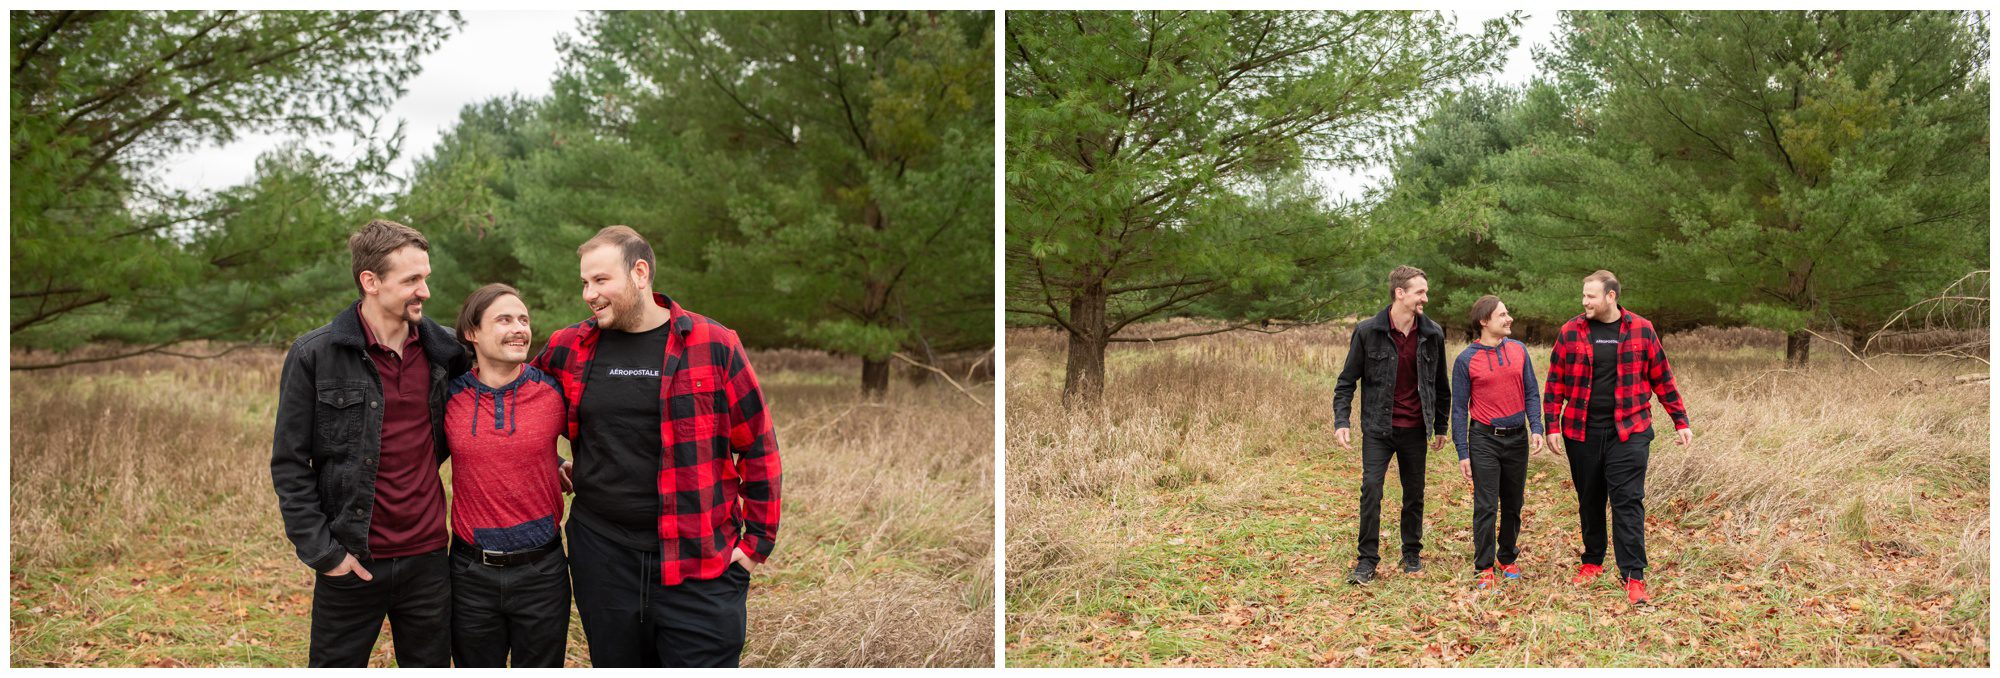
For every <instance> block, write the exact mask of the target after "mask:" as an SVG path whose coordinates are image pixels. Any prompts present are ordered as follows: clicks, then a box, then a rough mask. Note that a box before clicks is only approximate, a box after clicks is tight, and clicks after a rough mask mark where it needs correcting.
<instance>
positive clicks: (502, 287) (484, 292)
mask: <svg viewBox="0 0 2000 678" xmlns="http://www.w3.org/2000/svg"><path fill="white" fill-rule="evenodd" d="M509 294H511V295H514V298H516V299H519V298H520V297H521V291H520V290H516V289H514V288H513V286H511V285H507V284H505V283H487V285H486V286H485V287H481V288H479V289H476V290H473V291H472V294H471V296H467V297H466V298H465V305H463V306H460V307H459V308H458V343H461V344H465V347H466V348H468V349H470V348H472V347H473V346H472V340H471V339H468V338H466V336H465V335H466V333H467V332H472V331H476V330H478V329H479V319H480V318H484V317H486V309H489V308H492V307H493V302H496V301H499V300H500V298H501V297H504V296H507V295H509ZM530 339H532V337H530Z"/></svg>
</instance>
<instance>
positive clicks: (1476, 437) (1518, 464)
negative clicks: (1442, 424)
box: [1466, 422, 1528, 570]
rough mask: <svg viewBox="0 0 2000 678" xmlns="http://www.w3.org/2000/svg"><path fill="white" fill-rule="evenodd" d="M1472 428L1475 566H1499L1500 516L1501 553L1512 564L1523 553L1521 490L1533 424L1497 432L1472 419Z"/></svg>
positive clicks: (1468, 436) (1469, 434) (1469, 436)
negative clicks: (1497, 528) (1495, 529)
mask: <svg viewBox="0 0 2000 678" xmlns="http://www.w3.org/2000/svg"><path fill="white" fill-rule="evenodd" d="M1471 428H1472V430H1471V431H1468V432H1467V434H1466V447H1467V448H1469V449H1468V454H1467V455H1466V456H1467V458H1469V459H1471V461H1472V569H1474V570H1484V569H1487V568H1490V567H1493V559H1494V552H1493V550H1494V541H1495V540H1494V534H1493V522H1494V519H1495V518H1496V517H1497V518H1498V519H1499V522H1500V534H1499V540H1498V541H1499V547H1500V553H1499V559H1500V564H1501V565H1511V564H1513V563H1514V559H1515V558H1516V557H1519V556H1520V555H1521V549H1520V547H1519V545H1518V543H1517V542H1518V541H1519V539H1520V536H1521V494H1522V493H1523V491H1524V490H1526V489H1527V487H1528V429H1527V428H1526V427H1520V428H1515V429H1511V430H1510V431H1508V432H1507V433H1501V434H1495V433H1494V432H1493V427H1491V426H1487V425H1485V424H1481V423H1479V422H1472V423H1471Z"/></svg>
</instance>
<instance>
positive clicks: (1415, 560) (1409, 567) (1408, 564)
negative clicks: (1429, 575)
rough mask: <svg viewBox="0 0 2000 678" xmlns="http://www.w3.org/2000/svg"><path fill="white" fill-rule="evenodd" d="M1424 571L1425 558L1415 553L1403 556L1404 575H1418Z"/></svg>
mask: <svg viewBox="0 0 2000 678" xmlns="http://www.w3.org/2000/svg"><path fill="white" fill-rule="evenodd" d="M1422 571H1424V559H1423V558H1420V557H1418V556H1417V554H1414V553H1411V554H1408V555H1405V556H1403V574H1416V573H1418V572H1422Z"/></svg>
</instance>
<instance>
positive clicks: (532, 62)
mask: <svg viewBox="0 0 2000 678" xmlns="http://www.w3.org/2000/svg"><path fill="white" fill-rule="evenodd" d="M1505 13H1506V10H1483V11H1482V10H1468V11H1461V12H1458V13H1457V14H1458V26H1459V30H1460V31H1463V32H1468V33H1470V32H1476V31H1477V30H1478V29H1479V25H1480V23H1481V22H1483V21H1485V20H1487V19H1492V18H1497V17H1499V16H1501V15H1503V14H1505ZM463 16H464V17H465V25H464V27H463V28H462V29H461V30H460V31H459V32H458V33H455V34H453V35H452V36H451V37H450V38H448V39H446V41H445V43H444V45H443V46H442V47H440V48H438V50H437V51H435V52H432V53H430V54H428V55H425V56H424V57H423V62H422V63H423V72H422V73H420V74H418V75H417V76H416V77H414V78H411V79H410V81H409V82H408V83H406V84H405V90H406V91H407V92H408V93H407V94H405V95H404V96H403V98H401V99H399V100H397V101H396V103H395V104H394V105H392V106H391V107H390V109H389V111H388V113H387V116H386V120H395V119H398V118H400V119H402V120H404V121H406V123H407V124H406V126H405V128H404V132H403V133H404V138H403V146H402V155H401V156H400V157H399V158H398V159H397V161H396V164H395V165H394V166H393V167H392V169H393V171H395V172H396V174H397V175H398V176H404V177H407V175H408V172H409V169H410V167H411V166H412V164H413V162H414V161H415V160H416V159H417V158H419V157H423V156H425V155H428V154H429V153H430V152H431V149H432V147H434V146H435V145H436V144H437V140H438V139H439V137H441V136H442V135H443V132H445V131H446V130H449V129H450V128H451V126H452V125H453V124H454V123H455V122H456V121H457V120H458V112H459V110H460V109H461V108H463V107H464V106H465V105H467V104H471V103H474V102H478V101H481V100H485V99H488V98H492V97H496V96H502V95H505V94H508V93H510V92H518V93H520V94H522V95H526V96H542V95H546V94H548V92H549V79H550V77H551V76H552V75H554V73H555V69H556V66H557V62H558V55H557V54H556V48H555V38H556V36H557V35H558V34H563V33H568V34H570V35H575V34H576V25H577V21H578V19H580V18H581V16H582V12H574V11H570V12H554V11H548V12H530V11H507V12H465V13H464V14H463ZM1523 17H1524V20H1523V23H1522V25H1521V27H1520V29H1519V31H1518V32H1517V34H1518V35H1519V36H1520V44H1519V45H1518V46H1517V47H1515V48H1514V50H1513V51H1512V52H1511V53H1509V55H1508V59H1507V64H1506V66H1505V67H1504V68H1503V69H1502V70H1501V71H1500V73H1498V74H1497V75H1496V76H1494V77H1492V78H1490V80H1489V81H1492V82H1504V83H1510V84H1519V83H1525V82H1527V81H1528V79H1529V78H1530V77H1532V76H1533V75H1534V70H1535V63H1534V58H1533V56H1532V55H1531V53H1530V50H1531V49H1532V48H1534V47H1535V46H1536V45H1545V44H1547V43H1548V42H1549V39H1550V36H1551V35H1553V33H1554V32H1555V26H1556V11H1555V10H1549V9H1536V10H1523ZM385 124H386V122H385ZM288 136H289V135H284V134H255V135H245V136H243V137H242V138H240V139H238V140H237V141H235V142H234V143H231V144H229V145H226V146H221V147H209V148H204V149H199V150H195V151H191V152H188V153H185V154H182V155H180V156H178V157H176V158H172V159H169V160H167V161H165V162H162V163H161V164H160V165H158V166H157V167H156V168H155V172H157V173H159V175H160V177H161V179H162V180H163V181H165V182H166V183H167V184H168V185H171V186H175V187H179V188H189V189H196V188H199V189H208V190H215V189H221V188H226V187H229V186H234V185H237V184H241V183H244V182H246V181H248V180H249V179H250V176H251V173H252V171H253V170H254V169H255V167H256V160H257V155H258V154H259V153H261V152H263V151H265V150H268V149H270V148H273V147H275V146H277V145H278V144H280V143H282V142H284V141H286V140H287V138H288ZM316 142H317V143H320V144H324V145H325V146H326V147H328V148H331V149H335V150H336V151H338V152H346V151H348V150H350V149H352V148H353V145H352V144H351V143H349V142H350V140H348V139H344V138H323V139H318V140H316ZM1315 176H1318V177H1320V178H1321V180H1322V181H1323V182H1324V183H1325V184H1326V185H1327V186H1328V188H1329V189H1331V192H1332V193H1333V194H1334V196H1335V197H1336V198H1338V199H1341V200H1354V199H1358V198H1360V197H1361V196H1362V194H1363V192H1365V191H1366V190H1367V189H1369V188H1370V187H1373V186H1376V185H1378V184H1380V183H1382V182H1383V181H1384V180H1386V179H1387V178H1388V176H1389V168H1388V167H1387V166H1384V165H1373V166H1369V167H1363V168H1358V169H1356V170H1322V171H1319V172H1316V173H1315Z"/></svg>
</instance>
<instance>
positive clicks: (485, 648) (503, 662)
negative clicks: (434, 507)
mask: <svg viewBox="0 0 2000 678" xmlns="http://www.w3.org/2000/svg"><path fill="white" fill-rule="evenodd" d="M568 646H569V559H568V558H566V557H564V556H563V550H562V547H561V546H560V545H558V546H557V547H556V548H555V549H554V550H551V551H549V552H548V553H544V554H542V555H541V556H540V557H538V558H536V559H535V560H533V561H531V562H526V563H521V564H518V565H510V566H507V567H495V566H492V565H486V564H482V563H480V562H479V552H478V551H473V550H470V549H467V548H465V547H462V546H458V545H454V546H453V547H452V551H451V657H452V659H453V660H455V661H457V662H458V665H459V666H462V667H482V668H485V667H494V668H499V667H505V666H507V656H508V655H509V654H510V653H511V654H512V655H513V657H514V666H516V667H537V668H562V665H563V651H564V650H565V649H567V648H568Z"/></svg>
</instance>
